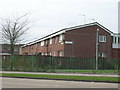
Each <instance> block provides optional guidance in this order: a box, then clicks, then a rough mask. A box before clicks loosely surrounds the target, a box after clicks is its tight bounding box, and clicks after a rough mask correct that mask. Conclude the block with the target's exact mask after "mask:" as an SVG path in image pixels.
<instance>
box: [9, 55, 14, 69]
mask: <svg viewBox="0 0 120 90" xmlns="http://www.w3.org/2000/svg"><path fill="white" fill-rule="evenodd" d="M13 59H14V56H13V55H12V56H10V70H11V71H12V70H13Z"/></svg>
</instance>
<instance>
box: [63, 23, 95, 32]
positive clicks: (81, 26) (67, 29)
mask: <svg viewBox="0 0 120 90" xmlns="http://www.w3.org/2000/svg"><path fill="white" fill-rule="evenodd" d="M92 25H96V24H95V23H91V24H84V25H79V26H76V27H71V28H66V29H64V30H65V31H69V30H73V29H78V28H83V27H88V26H92Z"/></svg>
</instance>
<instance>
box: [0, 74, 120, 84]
mask: <svg viewBox="0 0 120 90" xmlns="http://www.w3.org/2000/svg"><path fill="white" fill-rule="evenodd" d="M2 76H12V77H32V78H49V79H66V80H91V81H92V80H94V81H110V82H118V78H117V77H95V76H65V75H38V74H15V73H2Z"/></svg>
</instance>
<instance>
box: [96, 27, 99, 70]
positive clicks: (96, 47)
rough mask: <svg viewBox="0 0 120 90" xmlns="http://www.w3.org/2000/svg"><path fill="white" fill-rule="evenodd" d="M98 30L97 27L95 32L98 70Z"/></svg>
mask: <svg viewBox="0 0 120 90" xmlns="http://www.w3.org/2000/svg"><path fill="white" fill-rule="evenodd" d="M98 32H99V29H97V32H96V65H95V66H96V67H95V68H96V70H98V45H99V43H98Z"/></svg>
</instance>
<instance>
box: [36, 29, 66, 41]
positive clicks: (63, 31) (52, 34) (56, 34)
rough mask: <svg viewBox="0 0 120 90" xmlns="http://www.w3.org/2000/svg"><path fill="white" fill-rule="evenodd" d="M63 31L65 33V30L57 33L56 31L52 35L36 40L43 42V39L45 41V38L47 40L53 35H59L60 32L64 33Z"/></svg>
mask: <svg viewBox="0 0 120 90" xmlns="http://www.w3.org/2000/svg"><path fill="white" fill-rule="evenodd" d="M62 33H65V30H63V31H60V32H57V33H55V34H51V35H50V36H47V37H45V38H42V39H40V40H37V41H36V42H41V41H44V40H46V39H50V38H52V37H54V36H57V35H60V34H62Z"/></svg>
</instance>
